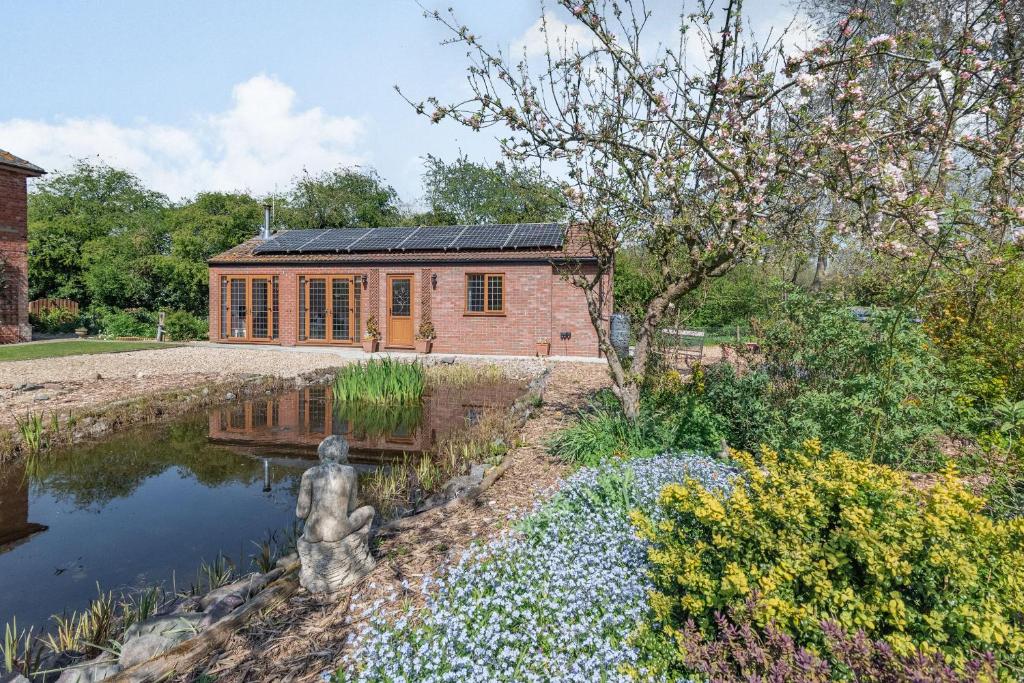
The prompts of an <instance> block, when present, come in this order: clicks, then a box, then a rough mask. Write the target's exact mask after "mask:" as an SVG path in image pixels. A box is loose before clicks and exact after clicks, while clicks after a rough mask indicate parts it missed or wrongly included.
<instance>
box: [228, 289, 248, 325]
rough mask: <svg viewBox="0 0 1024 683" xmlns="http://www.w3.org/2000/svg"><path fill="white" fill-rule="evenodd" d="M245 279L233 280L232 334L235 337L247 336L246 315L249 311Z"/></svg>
mask: <svg viewBox="0 0 1024 683" xmlns="http://www.w3.org/2000/svg"><path fill="white" fill-rule="evenodd" d="M245 303H246V301H245V280H232V281H231V336H232V337H235V338H242V337H245V334H246V323H245V321H246V316H247V315H248V311H246V308H245Z"/></svg>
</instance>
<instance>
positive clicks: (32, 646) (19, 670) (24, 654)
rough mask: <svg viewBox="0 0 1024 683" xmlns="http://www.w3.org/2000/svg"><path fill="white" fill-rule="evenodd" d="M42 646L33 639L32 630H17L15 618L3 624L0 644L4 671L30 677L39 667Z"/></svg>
mask: <svg viewBox="0 0 1024 683" xmlns="http://www.w3.org/2000/svg"><path fill="white" fill-rule="evenodd" d="M41 651H42V645H41V644H40V643H39V642H38V639H36V638H33V632H32V629H31V628H30V629H28V630H27V631H25V630H19V629H18V619H17V617H12V618H11V621H10V622H9V623H7V624H4V641H3V643H0V655H2V656H3V662H4V670H5V671H6V672H7V673H9V674H23V675H25V676H31V675H32V673H33V672H34V671H35V670H36V669H37V668H38V666H39V658H40V656H41V654H42V652H41Z"/></svg>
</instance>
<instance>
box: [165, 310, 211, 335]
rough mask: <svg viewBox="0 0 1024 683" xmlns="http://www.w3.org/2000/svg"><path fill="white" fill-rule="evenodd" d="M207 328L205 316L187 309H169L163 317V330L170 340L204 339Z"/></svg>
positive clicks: (207, 332)
mask: <svg viewBox="0 0 1024 683" xmlns="http://www.w3.org/2000/svg"><path fill="white" fill-rule="evenodd" d="M209 329H210V328H209V325H208V324H207V322H206V319H205V318H200V317H199V316H196V315H192V314H191V313H189V312H188V311H171V312H170V313H168V314H167V316H166V317H165V318H164V330H165V331H166V332H167V334H168V335H169V336H170V338H171V340H172V341H193V340H196V339H206V337H207V335H208V334H209Z"/></svg>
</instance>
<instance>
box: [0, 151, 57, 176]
mask: <svg viewBox="0 0 1024 683" xmlns="http://www.w3.org/2000/svg"><path fill="white" fill-rule="evenodd" d="M0 168H6V169H14V170H16V171H19V172H21V173H24V174H25V175H29V176H41V175H43V174H44V173H46V171H44V170H43V169H41V168H39V167H38V166H36V165H35V164H33V163H32V162H30V161H25V160H24V159H22V158H21V157H16V156H14V155H13V154H11V153H10V152H8V151H7V150H3V149H0Z"/></svg>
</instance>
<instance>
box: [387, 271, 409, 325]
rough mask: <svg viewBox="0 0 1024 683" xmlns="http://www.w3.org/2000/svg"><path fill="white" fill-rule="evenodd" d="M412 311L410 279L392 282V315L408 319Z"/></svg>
mask: <svg viewBox="0 0 1024 683" xmlns="http://www.w3.org/2000/svg"><path fill="white" fill-rule="evenodd" d="M411 310H412V282H411V281H410V280H408V279H395V280H392V281H391V315H393V316H395V317H398V318H408V317H409V315H410V314H411V313H410V312H411Z"/></svg>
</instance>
